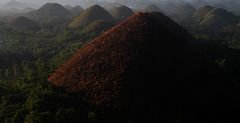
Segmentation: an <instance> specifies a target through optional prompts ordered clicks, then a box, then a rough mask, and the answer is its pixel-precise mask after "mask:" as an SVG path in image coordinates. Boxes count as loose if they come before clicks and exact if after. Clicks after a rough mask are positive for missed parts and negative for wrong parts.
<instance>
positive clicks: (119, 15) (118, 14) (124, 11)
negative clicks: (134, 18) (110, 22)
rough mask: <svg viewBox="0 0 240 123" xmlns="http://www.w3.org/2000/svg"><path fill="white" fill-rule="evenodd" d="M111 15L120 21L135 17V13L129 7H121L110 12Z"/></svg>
mask: <svg viewBox="0 0 240 123" xmlns="http://www.w3.org/2000/svg"><path fill="white" fill-rule="evenodd" d="M110 13H111V15H112V16H113V17H114V18H115V19H116V20H118V21H122V20H125V19H126V18H128V17H129V16H131V15H133V14H134V12H133V10H132V9H130V8H129V7H127V6H120V7H117V8H114V9H112V10H110Z"/></svg>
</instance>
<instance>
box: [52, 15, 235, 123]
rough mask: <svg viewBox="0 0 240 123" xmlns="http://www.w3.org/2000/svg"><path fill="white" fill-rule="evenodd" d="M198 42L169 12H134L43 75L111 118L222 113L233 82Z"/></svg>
mask: <svg viewBox="0 0 240 123" xmlns="http://www.w3.org/2000/svg"><path fill="white" fill-rule="evenodd" d="M197 44H200V42H197V41H195V40H194V39H193V38H192V37H191V35H189V34H188V33H187V31H185V30H184V29H183V28H182V27H181V26H179V25H178V24H176V23H175V22H174V21H172V20H171V19H169V18H168V17H166V16H164V15H162V14H160V13H138V14H135V15H133V16H132V17H130V18H128V20H126V21H124V22H123V23H121V24H119V25H117V26H115V27H113V28H112V29H110V30H108V31H107V32H105V33H103V34H102V35H101V36H99V37H98V38H96V39H94V40H93V41H91V42H89V43H88V44H86V45H85V46H83V47H82V48H81V49H79V50H78V51H77V52H76V54H75V55H74V56H73V57H72V58H70V59H69V60H68V61H66V63H64V64H63V65H62V66H61V67H60V68H59V69H57V70H56V71H55V72H54V73H53V74H52V75H51V76H50V77H49V79H48V80H49V81H50V82H51V83H52V84H53V85H55V86H57V87H61V88H65V89H66V90H68V91H70V92H81V93H82V94H84V95H85V96H86V99H87V100H88V101H89V102H91V104H94V105H95V106H97V107H100V108H101V109H103V111H105V110H106V112H107V113H108V115H106V116H109V115H110V116H111V117H108V118H107V119H109V118H110V119H111V118H112V119H114V120H115V121H118V120H120V121H123V122H127V121H131V122H139V123H159V122H160V121H165V122H176V117H178V116H179V117H181V116H182V115H183V114H184V119H183V120H185V119H186V120H188V121H190V122H192V121H199V120H200V121H202V120H205V118H206V119H207V118H209V117H210V118H212V116H213V115H214V116H215V115H218V114H219V115H223V113H222V112H224V114H227V113H228V110H225V108H227V107H225V106H226V105H228V104H226V103H225V101H224V100H225V99H227V100H229V98H225V97H227V95H228V94H229V93H231V88H230V87H231V85H232V83H231V81H228V80H226V78H225V77H224V76H223V74H222V73H221V70H220V69H219V68H218V67H217V66H215V64H213V63H211V62H209V61H207V54H206V52H205V51H204V49H202V48H201V47H200V46H198V45H197ZM225 90H227V91H225ZM219 106H221V107H224V108H219ZM225 111H226V112H225ZM219 112H221V113H219ZM101 113H102V112H101ZM199 116H201V117H199ZM181 118H182V117H181ZM183 120H181V121H183ZM217 120H219V118H218V119H217Z"/></svg>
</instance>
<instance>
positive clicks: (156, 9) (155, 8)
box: [143, 5, 162, 12]
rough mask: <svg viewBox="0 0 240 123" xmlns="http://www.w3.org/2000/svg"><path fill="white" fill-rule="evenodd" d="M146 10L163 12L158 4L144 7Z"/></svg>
mask: <svg viewBox="0 0 240 123" xmlns="http://www.w3.org/2000/svg"><path fill="white" fill-rule="evenodd" d="M143 11H144V12H162V10H161V9H160V8H159V7H158V6H156V5H150V6H147V7H146V8H145V9H143Z"/></svg>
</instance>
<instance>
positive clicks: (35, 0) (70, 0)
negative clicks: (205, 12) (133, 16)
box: [0, 0, 240, 6]
mask: <svg viewBox="0 0 240 123" xmlns="http://www.w3.org/2000/svg"><path fill="white" fill-rule="evenodd" d="M8 1H10V0H0V6H1V5H4V4H5V3H6V2H8ZM16 1H19V2H23V3H28V4H31V5H38V6H41V5H43V4H45V3H46V2H57V3H60V4H62V5H76V4H79V5H81V4H83V3H84V2H89V1H93V0H16ZM95 1H108V2H114V1H117V2H120V1H121V2H120V3H121V4H123V3H125V4H134V2H136V1H144V2H159V1H177V2H179V1H188V2H192V1H208V2H211V3H218V4H221V3H222V4H228V3H233V2H235V3H236V2H238V3H239V5H240V0H95ZM131 1H132V2H131ZM235 3H233V4H235Z"/></svg>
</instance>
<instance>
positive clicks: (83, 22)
mask: <svg viewBox="0 0 240 123" xmlns="http://www.w3.org/2000/svg"><path fill="white" fill-rule="evenodd" d="M96 20H106V21H109V22H113V21H114V19H113V17H112V16H111V14H109V13H108V12H107V11H106V10H105V9H104V8H102V7H101V6H99V5H93V6H91V7H89V8H87V9H86V10H84V11H83V12H82V13H81V15H79V16H78V17H77V18H76V19H74V20H73V21H72V22H71V23H70V24H69V27H70V28H78V27H83V26H87V25H88V24H90V23H92V22H94V21H96Z"/></svg>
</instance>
